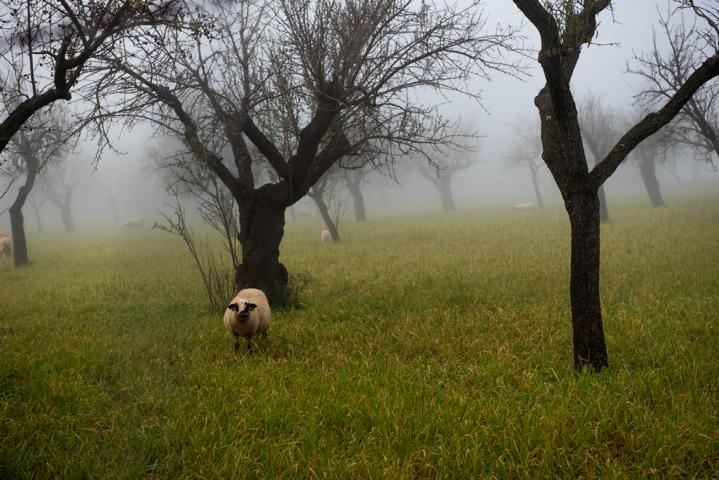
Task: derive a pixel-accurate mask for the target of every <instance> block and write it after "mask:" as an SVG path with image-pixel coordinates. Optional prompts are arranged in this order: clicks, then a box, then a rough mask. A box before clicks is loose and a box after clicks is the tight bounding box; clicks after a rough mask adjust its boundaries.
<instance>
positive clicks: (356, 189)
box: [330, 180, 367, 231]
mask: <svg viewBox="0 0 719 480" xmlns="http://www.w3.org/2000/svg"><path fill="white" fill-rule="evenodd" d="M347 190H349V192H350V195H352V203H353V204H354V209H355V220H356V221H358V222H364V221H365V220H367V212H366V211H365V206H364V196H363V195H362V190H361V189H360V186H359V183H354V182H352V181H349V180H348V181H347ZM330 231H332V230H331V229H330Z"/></svg>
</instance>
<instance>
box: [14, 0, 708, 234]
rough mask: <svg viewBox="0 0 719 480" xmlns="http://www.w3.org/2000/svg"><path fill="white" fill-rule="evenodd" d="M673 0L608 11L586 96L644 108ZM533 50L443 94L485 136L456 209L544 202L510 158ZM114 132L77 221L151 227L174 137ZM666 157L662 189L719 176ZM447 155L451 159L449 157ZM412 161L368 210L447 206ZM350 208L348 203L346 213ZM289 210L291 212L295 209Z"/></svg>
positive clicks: (582, 86) (529, 117)
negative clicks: (649, 54)
mask: <svg viewBox="0 0 719 480" xmlns="http://www.w3.org/2000/svg"><path fill="white" fill-rule="evenodd" d="M666 8H667V7H666V3H665V2H654V1H651V0H640V1H627V2H618V3H617V4H616V7H615V8H614V11H613V14H610V13H604V14H603V16H602V17H601V23H600V25H599V27H598V29H597V30H598V35H597V37H596V38H595V41H594V44H592V45H590V46H589V47H588V48H585V49H584V51H583V53H582V56H581V57H580V61H579V64H578V66H577V69H576V72H575V74H574V77H573V78H574V80H573V89H574V93H575V98H576V99H577V102H578V105H579V104H580V102H581V100H582V99H583V98H584V97H585V95H587V94H590V93H591V94H594V95H596V96H597V97H598V98H599V99H600V101H601V102H602V103H603V104H605V105H607V106H609V107H611V108H614V109H617V110H621V111H623V112H626V113H627V114H628V115H630V114H631V112H633V111H634V110H635V109H636V107H635V106H634V95H635V94H637V93H638V92H639V91H640V90H641V88H642V86H643V85H644V83H643V81H642V79H640V78H639V77H638V76H636V75H632V74H630V73H627V72H626V69H627V65H628V64H629V65H631V64H632V61H633V54H639V53H642V52H644V51H648V50H650V49H651V47H652V37H653V31H654V29H655V28H656V27H657V20H658V18H659V11H666ZM662 9H664V10H662ZM484 13H485V16H486V18H487V25H488V26H490V27H491V26H493V25H495V24H511V25H520V24H522V18H523V17H522V16H521V15H520V13H519V11H518V10H517V9H516V7H515V6H514V4H513V3H512V2H511V1H509V0H485V2H484ZM522 33H523V35H524V36H525V38H526V40H525V41H526V44H525V46H527V47H529V48H534V47H535V46H536V45H537V44H538V36H537V33H536V30H535V29H534V28H532V27H531V25H527V24H524V25H523V28H522ZM662 41H663V39H662V38H661V35H657V42H658V44H659V45H660V46H661V45H662ZM534 57H535V54H533V53H530V58H527V59H526V60H525V62H524V63H525V65H526V66H527V75H526V76H524V77H522V78H515V77H511V76H508V75H501V74H498V73H494V74H493V77H492V79H491V80H484V79H480V78H479V77H477V78H476V79H475V80H474V83H473V84H472V85H471V88H472V89H473V90H475V91H481V92H482V101H481V105H480V104H477V103H476V102H474V101H472V100H471V99H468V98H467V97H466V96H462V95H459V94H456V95H443V96H441V97H436V102H437V104H438V109H439V110H440V111H441V112H442V113H444V114H445V115H446V116H447V117H449V118H453V119H456V120H459V121H460V123H461V125H462V126H464V127H467V128H471V129H473V130H475V131H476V132H477V133H478V134H479V135H480V136H481V138H479V139H478V140H477V142H476V145H477V146H476V151H475V152H473V153H470V154H466V153H465V154H463V155H465V156H466V157H467V158H468V159H470V160H471V162H472V166H471V167H469V168H467V169H464V170H461V171H459V172H458V173H457V174H456V175H454V176H453V177H452V183H451V188H452V192H453V195H454V202H455V205H456V207H457V209H460V210H466V209H482V208H493V209H497V208H499V209H501V208H506V209H508V210H509V209H510V208H511V206H512V205H514V204H517V203H521V202H536V200H535V194H534V192H533V188H532V182H531V174H530V171H529V169H527V168H520V167H515V168H510V167H508V166H507V163H508V155H509V154H510V151H511V149H512V147H513V146H514V145H515V143H516V142H517V141H518V138H517V135H516V133H515V128H516V125H517V124H518V123H519V122H525V123H527V122H532V123H534V122H538V120H537V111H536V108H535V107H534V103H533V101H534V97H535V95H536V94H537V92H538V91H539V89H540V88H541V87H542V86H543V83H544V80H543V76H542V75H541V72H540V70H539V67H538V65H537V63H536V61H535V59H534ZM425 94H426V95H430V96H431V95H433V94H432V93H428V92H427V93H425ZM111 136H113V137H114V138H115V142H114V147H115V148H116V149H117V151H113V150H111V149H105V151H104V152H103V154H102V156H101V159H100V160H99V162H97V163H95V162H94V161H93V158H94V156H95V150H96V146H95V144H94V142H93V140H92V139H88V138H84V137H83V138H82V139H81V140H80V142H79V143H78V146H77V148H76V149H75V151H74V152H73V153H71V154H70V155H69V156H68V158H67V159H66V160H65V161H66V168H65V172H64V175H65V179H66V180H67V181H69V182H72V183H73V184H75V185H76V187H75V190H74V194H73V199H72V202H73V203H72V212H73V218H74V222H75V226H76V228H77V230H79V231H88V230H93V229H112V228H119V227H120V225H121V224H122V222H123V221H125V220H126V219H128V218H141V219H143V220H144V224H145V227H146V228H148V227H151V226H152V225H153V224H154V223H155V222H156V221H162V217H161V215H160V212H161V211H165V212H166V211H169V208H168V207H167V205H166V204H167V203H168V202H169V201H171V199H172V197H171V195H170V194H169V193H168V192H167V189H166V187H167V185H166V183H167V182H166V178H167V177H166V176H165V177H163V175H162V172H161V171H160V169H159V168H158V162H157V159H156V158H155V157H154V156H153V155H154V154H153V152H157V151H160V152H164V153H166V154H167V155H170V154H172V153H173V152H171V151H167V150H168V144H172V143H173V141H172V140H168V139H164V138H159V137H158V136H155V135H154V130H153V128H152V127H150V126H148V125H140V126H137V127H135V128H133V129H127V128H120V127H117V128H116V129H115V130H113V131H112V132H111ZM635 155H636V154H632V155H630V158H629V159H628V160H627V161H626V162H624V163H623V164H622V165H621V166H620V167H619V169H618V172H617V173H616V174H615V175H612V176H611V177H610V178H609V179H608V180H607V182H606V183H605V189H606V193H607V197H608V202H609V205H610V208H611V204H612V203H613V202H617V201H626V200H636V201H645V202H647V205H649V200H648V199H647V193H646V190H645V188H644V186H643V184H642V179H641V176H640V174H639V167H638V162H636V160H634V159H633V157H634V156H635ZM668 160H669V161H667V162H660V163H659V164H658V166H657V177H658V180H659V182H660V185H661V188H662V191H663V193H666V194H669V195H672V194H680V193H681V192H687V191H696V190H700V189H706V188H713V187H715V186H716V183H717V181H719V172H717V171H716V169H715V168H714V167H712V166H711V165H710V164H708V163H706V162H704V161H702V159H700V158H697V157H696V155H695V153H694V152H693V151H690V150H688V149H678V150H676V151H675V152H672V154H671V157H670V158H669V159H668ZM413 161H414V162H422V160H420V159H415V160H413ZM439 161H440V163H443V160H442V159H439ZM410 163H411V162H405V161H402V162H400V165H399V166H398V169H397V172H396V180H394V179H391V178H389V177H387V176H386V175H381V174H379V173H376V172H371V173H370V174H369V175H367V177H366V178H365V180H364V183H363V184H362V191H363V193H364V198H365V203H366V207H367V215H368V217H369V218H373V217H380V216H387V215H398V214H412V213H424V212H440V211H441V210H442V206H441V203H440V197H439V194H438V191H437V189H436V188H434V187H433V186H432V185H431V184H430V183H429V182H428V181H427V180H426V179H425V178H423V177H422V176H421V175H419V174H418V173H417V172H416V171H415V169H414V168H411V166H410ZM538 182H539V188H540V190H541V193H542V196H543V199H544V202H545V204H546V205H547V206H550V207H559V206H561V198H560V194H559V190H558V189H557V187H556V185H555V183H554V180H553V179H552V178H551V175H550V173H549V171H548V170H547V169H546V167H544V166H542V168H541V169H540V173H539V175H538ZM16 183H19V182H16ZM16 187H17V185H13V186H12V187H11V188H10V190H9V191H8V192H7V194H6V195H5V196H4V197H3V198H1V199H0V212H2V215H0V230H4V231H9V229H10V225H9V217H8V214H7V210H6V209H7V208H8V207H9V205H10V204H11V202H12V199H13V198H14V196H15V191H16ZM3 189H4V188H3ZM348 201H349V200H348ZM294 210H295V213H300V212H301V215H300V218H307V217H308V216H312V217H316V218H319V214H318V212H317V207H316V206H315V205H314V202H312V201H311V200H310V199H309V198H307V197H305V198H303V199H302V200H301V201H299V202H298V203H296V204H295V206H294ZM24 214H25V227H26V229H27V230H28V231H38V230H39V229H42V230H43V231H61V230H63V223H62V222H61V219H60V215H59V214H58V209H57V208H56V207H55V206H54V205H52V204H51V203H50V202H48V201H43V191H42V187H40V188H37V189H36V191H34V192H33V194H32V195H31V199H30V200H29V201H28V204H27V205H26V206H25V209H24ZM37 214H39V217H40V218H39V221H38V218H37ZM351 217H352V214H351V207H350V208H349V209H348V213H347V218H351ZM287 220H288V221H291V220H292V219H291V218H290V216H289V214H288V218H287ZM192 223H193V224H195V225H196V226H199V225H200V221H199V219H193V220H192Z"/></svg>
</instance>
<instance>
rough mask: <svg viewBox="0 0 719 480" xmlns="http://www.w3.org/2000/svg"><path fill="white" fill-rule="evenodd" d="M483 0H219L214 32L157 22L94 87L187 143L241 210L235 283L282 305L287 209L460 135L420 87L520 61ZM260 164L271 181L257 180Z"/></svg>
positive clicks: (137, 118) (104, 108) (210, 18)
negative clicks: (341, 173) (345, 173)
mask: <svg viewBox="0 0 719 480" xmlns="http://www.w3.org/2000/svg"><path fill="white" fill-rule="evenodd" d="M477 7H478V4H477V3H472V4H471V5H469V6H467V7H464V8H458V7H452V6H446V5H437V4H427V3H417V2H412V1H408V0H342V1H333V0H317V1H299V2H296V1H288V0H265V1H262V0H261V1H250V2H237V3H230V2H215V3H212V4H211V5H207V6H206V8H205V10H204V11H200V13H199V15H200V16H198V18H197V22H198V24H200V23H201V24H202V25H209V26H208V27H207V30H206V31H203V32H200V33H198V32H194V31H190V32H187V31H183V30H178V29H175V30H167V29H166V30H160V29H156V30H155V32H154V33H153V36H152V38H153V39H154V41H153V42H152V44H151V45H149V44H148V45H145V44H143V42H127V44H126V46H125V47H124V48H116V49H115V50H114V52H113V53H114V55H107V56H106V60H107V61H108V62H109V63H111V64H112V65H113V68H112V69H110V70H107V71H106V72H105V76H104V78H103V80H102V82H100V83H99V85H98V87H100V88H103V87H104V86H105V85H112V86H113V87H114V88H115V90H116V92H117V93H118V95H117V96H115V97H113V98H112V99H111V100H112V102H110V104H107V103H98V105H97V112H96V113H97V114H98V115H100V116H105V117H106V118H108V117H109V116H110V115H113V114H114V115H121V116H124V118H125V119H127V120H128V121H129V122H130V123H136V122H141V121H143V122H144V121H150V122H153V123H154V124H155V125H157V126H158V128H160V129H162V130H163V131H164V132H166V133H167V132H169V133H172V134H174V135H176V136H177V137H178V138H180V139H181V140H182V141H183V142H184V144H185V145H186V147H187V149H188V150H189V151H190V152H191V153H192V154H193V155H194V156H195V157H196V158H197V159H199V160H200V161H201V162H203V163H204V165H206V166H207V168H208V169H209V170H210V171H211V172H212V174H213V175H216V176H217V178H218V179H219V180H220V181H221V182H222V183H223V184H224V185H225V186H226V187H227V189H228V190H229V191H230V192H231V193H232V196H233V198H234V199H235V200H236V202H237V204H238V206H239V212H240V215H239V216H240V222H239V227H240V228H239V230H240V231H239V238H240V243H241V246H242V265H241V266H240V268H238V271H237V283H238V286H239V287H244V286H254V287H259V288H262V289H264V290H266V291H267V292H268V293H269V297H270V300H271V301H273V302H277V301H281V297H282V290H283V289H284V288H285V285H286V283H287V271H286V270H285V268H284V266H282V264H280V263H279V259H278V258H279V244H280V241H281V239H282V235H283V226H284V210H285V209H286V208H287V207H288V206H290V205H292V204H293V203H294V202H295V201H297V200H298V199H300V198H302V197H303V196H304V195H305V194H306V193H307V192H308V191H309V189H310V188H311V187H312V186H313V185H314V184H315V183H316V182H317V181H318V180H319V179H320V178H321V177H322V176H323V175H324V173H325V172H326V171H327V170H328V169H329V168H330V167H332V166H333V165H334V164H335V163H337V162H338V161H339V160H340V159H341V158H342V157H346V156H348V155H359V154H360V153H362V152H364V151H367V150H372V151H373V152H374V153H376V152H389V151H390V150H392V151H394V150H396V149H403V150H405V151H412V150H416V149H417V148H418V147H419V146H427V145H437V144H442V143H446V142H448V141H451V140H452V131H451V128H449V127H450V126H451V122H449V121H448V120H446V119H444V118H442V117H441V116H439V115H438V114H437V111H436V109H435V108H433V106H432V105H423V104H421V103H420V102H418V101H417V98H416V97H415V95H414V92H415V91H417V89H420V88H431V89H435V90H444V91H446V90H453V91H461V92H464V93H466V94H468V95H471V96H473V97H474V98H478V94H477V93H476V92H472V91H469V90H468V89H467V87H466V85H467V84H466V81H467V80H469V79H470V78H472V77H475V76H477V75H480V76H487V75H488V74H489V73H490V72H492V71H507V72H510V73H512V72H515V71H516V70H515V69H516V65H514V64H511V63H508V62H506V61H505V60H503V57H502V55H501V53H502V52H504V51H505V50H506V49H508V48H513V47H514V46H513V44H512V41H513V39H514V38H515V35H516V32H515V31H513V30H510V29H504V30H502V29H500V30H497V31H495V32H488V31H487V29H486V28H485V22H484V18H483V17H482V16H481V13H480V11H479V10H478V8H477ZM113 102H114V103H113ZM113 112H114V113H113ZM387 145H392V148H391V149H390V148H389V147H388V146H387ZM225 147H229V150H230V151H231V155H229V158H228V157H227V156H223V155H222V151H223V149H224V148H225ZM372 157H373V158H376V156H375V155H372ZM384 159H385V161H386V162H391V156H390V155H389V154H386V155H385V157H384ZM257 165H260V167H259V168H264V169H266V170H267V171H269V172H270V175H269V178H270V181H269V182H266V183H264V184H262V185H257V184H255V181H254V178H255V176H254V175H253V170H254V169H256V168H258V167H257ZM273 298H274V300H273Z"/></svg>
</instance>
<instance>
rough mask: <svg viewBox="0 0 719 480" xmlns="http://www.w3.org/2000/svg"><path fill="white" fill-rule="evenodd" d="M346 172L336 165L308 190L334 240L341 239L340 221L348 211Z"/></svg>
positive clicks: (308, 194)
mask: <svg viewBox="0 0 719 480" xmlns="http://www.w3.org/2000/svg"><path fill="white" fill-rule="evenodd" d="M344 175H345V172H344V171H342V169H341V168H339V167H337V166H335V167H332V168H330V169H329V170H327V171H326V172H325V174H324V175H322V177H321V178H320V179H319V180H318V181H317V182H315V184H314V185H313V186H312V188H310V191H309V192H307V196H308V197H310V198H311V199H312V200H313V201H314V202H315V205H317V210H319V212H320V216H321V217H322V221H323V222H325V226H326V227H327V230H329V231H330V235H332V241H333V242H335V243H336V242H339V241H340V231H339V225H340V221H341V220H342V219H343V218H344V216H345V214H346V213H347V208H348V206H349V198H347V196H346V195H345V191H344V190H345V182H344Z"/></svg>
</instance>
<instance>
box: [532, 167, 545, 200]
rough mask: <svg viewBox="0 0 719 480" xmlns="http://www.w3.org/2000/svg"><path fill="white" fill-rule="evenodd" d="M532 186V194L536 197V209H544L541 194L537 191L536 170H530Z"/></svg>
mask: <svg viewBox="0 0 719 480" xmlns="http://www.w3.org/2000/svg"><path fill="white" fill-rule="evenodd" d="M532 185H533V186H534V194H535V195H536V196H537V207H539V208H544V202H542V194H541V192H540V191H539V184H538V183H537V171H536V170H532Z"/></svg>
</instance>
